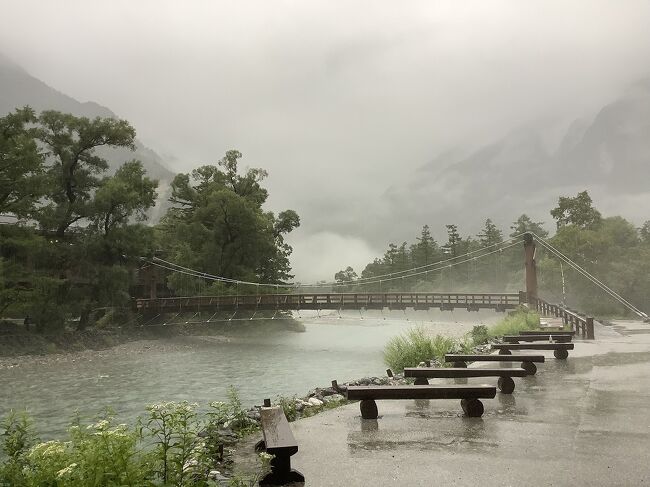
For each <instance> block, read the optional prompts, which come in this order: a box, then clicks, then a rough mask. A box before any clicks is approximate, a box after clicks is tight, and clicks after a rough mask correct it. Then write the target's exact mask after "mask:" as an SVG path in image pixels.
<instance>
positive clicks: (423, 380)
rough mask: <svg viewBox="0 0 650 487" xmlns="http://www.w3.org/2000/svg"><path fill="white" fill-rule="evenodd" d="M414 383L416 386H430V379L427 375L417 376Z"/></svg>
mask: <svg viewBox="0 0 650 487" xmlns="http://www.w3.org/2000/svg"><path fill="white" fill-rule="evenodd" d="M414 384H415V385H416V386H428V385H429V381H428V380H427V378H426V377H416V378H415V382H414Z"/></svg>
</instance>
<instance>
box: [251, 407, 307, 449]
mask: <svg viewBox="0 0 650 487" xmlns="http://www.w3.org/2000/svg"><path fill="white" fill-rule="evenodd" d="M260 421H261V424H262V434H263V435H264V444H265V445H266V451H267V452H269V453H270V454H272V455H277V454H280V455H293V454H295V453H297V452H298V442H297V441H296V438H295V437H294V436H293V433H292V432H291V428H289V422H288V421H287V417H286V416H285V415H284V411H283V410H282V408H281V407H280V406H273V407H270V408H265V407H263V408H261V410H260Z"/></svg>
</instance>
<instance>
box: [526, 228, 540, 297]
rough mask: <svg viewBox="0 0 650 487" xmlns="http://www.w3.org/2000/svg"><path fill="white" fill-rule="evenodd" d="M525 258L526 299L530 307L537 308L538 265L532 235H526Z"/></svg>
mask: <svg viewBox="0 0 650 487" xmlns="http://www.w3.org/2000/svg"><path fill="white" fill-rule="evenodd" d="M524 256H525V261H524V265H525V269H526V297H527V300H528V306H530V307H531V308H532V309H535V307H536V306H537V265H536V263H535V240H534V239H533V235H532V233H526V234H524Z"/></svg>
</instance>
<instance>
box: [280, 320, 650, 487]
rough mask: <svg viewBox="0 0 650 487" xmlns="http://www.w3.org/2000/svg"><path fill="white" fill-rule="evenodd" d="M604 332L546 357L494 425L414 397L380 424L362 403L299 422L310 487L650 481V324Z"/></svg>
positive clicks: (392, 407) (297, 460)
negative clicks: (363, 412)
mask: <svg viewBox="0 0 650 487" xmlns="http://www.w3.org/2000/svg"><path fill="white" fill-rule="evenodd" d="M595 331H596V337H597V340H595V341H592V342H586V341H580V340H576V342H575V343H576V349H575V351H573V352H570V355H569V358H568V360H566V361H560V360H556V359H554V358H553V354H552V353H545V355H546V358H547V362H546V363H545V364H539V370H538V373H537V375H535V376H533V377H527V378H522V379H515V382H516V389H515V392H514V394H513V395H512V396H506V395H502V394H500V393H497V397H496V398H495V399H487V400H484V404H485V414H484V415H483V417H482V418H472V419H470V418H465V417H463V415H462V411H461V408H460V401H457V400H438V401H433V400H432V401H418V402H416V401H413V400H402V401H378V402H377V404H378V407H379V414H380V417H379V419H378V420H364V419H361V417H360V414H359V406H358V403H355V404H351V405H348V406H345V407H342V408H338V409H335V410H332V411H328V412H326V413H323V414H320V415H317V416H314V417H312V418H308V419H304V420H300V421H298V422H296V423H292V425H291V428H292V430H293V432H294V435H295V436H296V439H297V440H298V444H299V452H298V453H297V454H296V455H295V456H294V457H293V461H292V464H293V466H294V468H296V469H298V470H300V471H301V472H302V473H303V474H304V475H305V477H306V479H307V484H306V485H309V486H340V485H346V486H372V485H377V486H393V485H395V486H418V485H423V486H424V485H427V486H430V485H447V486H456V485H468V486H470V485H471V486H476V485H482V486H510V485H512V486H527V485H534V486H537V485H541V486H545V485H554V486H557V485H571V486H575V485H589V486H594V485H598V486H600V485H602V486H619V485H624V486H637V485H646V484H649V483H650V462H649V461H648V460H649V455H648V453H649V450H650V325H648V324H643V323H640V322H631V321H628V322H615V323H614V326H608V327H605V326H602V325H599V324H597V325H596V330H595ZM535 353H537V352H535ZM542 353H544V352H542ZM442 382H443V380H441V383H442ZM490 382H491V380H489V379H488V380H486V379H485V378H483V379H470V383H490ZM494 382H495V383H496V380H494ZM432 383H433V381H432Z"/></svg>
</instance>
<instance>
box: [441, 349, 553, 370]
mask: <svg viewBox="0 0 650 487" xmlns="http://www.w3.org/2000/svg"><path fill="white" fill-rule="evenodd" d="M544 361H545V359H544V355H460V354H453V353H448V354H446V355H445V362H452V363H453V364H454V367H457V368H460V367H467V362H521V368H522V369H524V370H525V371H526V372H528V375H535V373H536V372H537V366H536V365H535V362H537V363H544Z"/></svg>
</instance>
